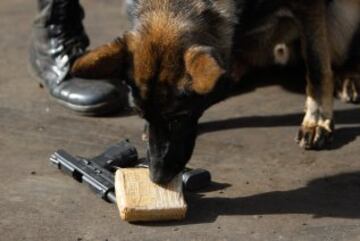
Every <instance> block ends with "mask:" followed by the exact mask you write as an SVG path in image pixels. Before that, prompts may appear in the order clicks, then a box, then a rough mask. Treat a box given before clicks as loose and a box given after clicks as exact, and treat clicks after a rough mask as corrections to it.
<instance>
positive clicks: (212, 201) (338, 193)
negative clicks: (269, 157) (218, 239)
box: [142, 172, 360, 226]
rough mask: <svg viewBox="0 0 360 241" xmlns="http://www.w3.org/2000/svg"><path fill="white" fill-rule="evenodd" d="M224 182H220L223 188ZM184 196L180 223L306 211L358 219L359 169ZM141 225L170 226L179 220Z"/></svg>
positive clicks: (311, 213)
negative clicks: (249, 192)
mask: <svg viewBox="0 0 360 241" xmlns="http://www.w3.org/2000/svg"><path fill="white" fill-rule="evenodd" d="M217 185H219V184H217ZM220 186H221V185H220ZM228 186H229V185H228V184H224V185H223V188H227V187H228ZM220 193H221V192H220ZM187 199H188V203H189V213H188V217H187V219H186V220H185V221H184V222H183V223H180V225H189V224H197V223H213V222H215V221H216V219H217V218H218V217H219V216H234V215H259V216H262V215H280V214H308V215H312V216H313V217H314V218H325V217H332V218H349V219H358V218H360V172H351V173H343V174H338V175H335V176H329V177H323V178H318V179H314V180H312V181H310V182H309V183H308V184H307V185H306V186H305V187H301V188H298V189H294V190H288V191H275V192H268V193H262V194H257V195H253V196H247V197H238V198H225V197H210V198H208V197H204V195H203V194H200V193H188V194H187ZM142 225H146V226H172V225H179V223H178V222H174V223H150V224H142Z"/></svg>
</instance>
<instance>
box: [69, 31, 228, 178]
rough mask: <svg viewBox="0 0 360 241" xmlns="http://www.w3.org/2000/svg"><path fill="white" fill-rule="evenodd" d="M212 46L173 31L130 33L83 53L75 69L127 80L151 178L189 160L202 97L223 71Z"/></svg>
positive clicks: (82, 73)
mask: <svg viewBox="0 0 360 241" xmlns="http://www.w3.org/2000/svg"><path fill="white" fill-rule="evenodd" d="M224 72H225V71H224V69H223V68H222V67H221V64H220V60H219V58H218V56H217V54H216V52H215V50H214V49H213V48H211V47H208V46H201V45H192V44H189V45H188V44H184V43H180V41H179V39H177V38H176V37H173V38H172V37H171V36H170V37H169V36H168V37H167V38H165V36H154V34H152V35H151V34H148V33H146V34H139V33H136V34H135V33H128V34H126V35H125V36H124V37H123V38H122V39H117V40H116V41H114V42H112V43H110V44H107V45H104V46H102V47H100V48H98V49H95V50H94V51H91V52H89V53H87V54H85V55H84V56H83V57H81V58H80V59H78V60H77V61H76V62H75V63H74V65H73V74H74V75H75V76H79V77H85V78H95V79H96V78H116V79H122V80H125V81H126V83H127V85H128V86H129V88H130V90H131V91H130V99H131V101H130V102H131V103H132V105H133V108H134V109H135V110H136V111H137V112H138V113H139V115H140V116H141V117H143V118H144V119H146V121H147V122H148V124H149V131H148V135H149V136H148V138H149V159H150V175H151V179H152V180H153V181H154V182H156V183H167V182H169V181H170V180H171V179H172V178H173V177H174V176H176V175H177V174H178V173H179V172H181V171H182V170H183V169H184V167H185V165H186V163H187V162H188V161H189V159H190V157H191V155H192V152H193V149H194V145H195V139H196V135H197V123H198V119H199V118H200V116H201V114H202V113H203V111H204V107H203V106H204V105H203V103H202V102H203V99H204V96H206V95H208V94H209V93H210V92H211V91H213V89H214V87H215V85H216V83H217V81H218V79H219V78H220V77H221V76H222V75H223V74H224Z"/></svg>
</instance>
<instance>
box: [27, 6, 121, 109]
mask: <svg viewBox="0 0 360 241" xmlns="http://www.w3.org/2000/svg"><path fill="white" fill-rule="evenodd" d="M38 3H39V11H40V12H39V15H38V16H37V17H36V19H35V21H34V24H33V27H32V39H31V46H30V63H31V66H32V68H33V70H34V71H35V74H36V75H37V77H38V78H39V80H40V82H41V84H42V85H43V86H45V87H46V88H47V89H48V90H49V92H50V95H51V96H52V97H54V98H55V100H57V101H58V102H59V103H61V104H62V105H64V106H66V107H68V108H70V109H72V110H74V111H77V112H81V113H83V114H89V115H99V114H105V113H109V112H111V111H115V110H119V109H120V108H121V105H122V104H124V102H123V100H124V92H123V91H120V89H118V88H117V87H116V86H115V85H114V84H112V83H111V82H110V81H106V80H101V81H95V80H87V79H81V78H75V77H72V76H71V75H70V74H69V72H70V69H71V65H72V63H73V62H74V60H75V59H76V58H77V57H79V56H81V55H82V54H83V53H84V52H85V49H86V48H87V47H88V45H89V39H88V37H87V35H86V33H85V31H84V27H83V24H82V20H83V18H84V11H83V9H82V7H81V6H80V4H79V1H78V0H38Z"/></svg>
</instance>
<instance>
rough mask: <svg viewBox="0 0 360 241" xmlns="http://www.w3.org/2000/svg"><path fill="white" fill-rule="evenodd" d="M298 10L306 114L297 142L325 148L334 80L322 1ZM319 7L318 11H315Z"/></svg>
mask: <svg viewBox="0 0 360 241" xmlns="http://www.w3.org/2000/svg"><path fill="white" fill-rule="evenodd" d="M313 4H314V6H312V8H311V9H307V10H305V11H304V12H302V13H301V16H300V18H299V19H300V20H301V22H300V24H301V27H302V33H303V37H302V45H303V53H304V59H305V62H306V65H307V90H306V92H307V100H306V108H305V111H306V114H305V117H304V120H303V122H302V125H301V127H300V130H299V133H298V137H297V141H298V143H299V145H300V146H301V147H303V148H305V149H321V148H324V147H325V146H326V145H327V144H328V143H329V142H330V141H331V139H332V134H333V131H334V124H333V92H334V80H333V73H332V69H331V59H330V53H329V46H328V45H329V43H328V41H327V32H326V22H325V5H324V1H313ZM317 10H318V11H317Z"/></svg>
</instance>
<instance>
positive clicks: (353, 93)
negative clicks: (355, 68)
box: [336, 75, 360, 104]
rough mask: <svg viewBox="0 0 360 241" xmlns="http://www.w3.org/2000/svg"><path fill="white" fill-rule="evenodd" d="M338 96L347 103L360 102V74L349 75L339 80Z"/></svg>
mask: <svg viewBox="0 0 360 241" xmlns="http://www.w3.org/2000/svg"><path fill="white" fill-rule="evenodd" d="M336 95H337V97H338V98H339V99H340V100H341V101H343V102H346V103H354V104H358V103H360V75H349V76H346V77H343V78H341V79H340V80H338V81H337V88H336Z"/></svg>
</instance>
